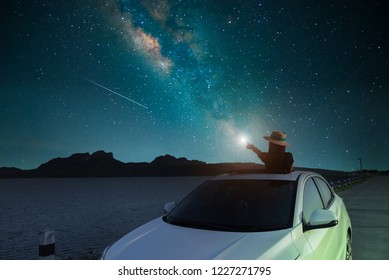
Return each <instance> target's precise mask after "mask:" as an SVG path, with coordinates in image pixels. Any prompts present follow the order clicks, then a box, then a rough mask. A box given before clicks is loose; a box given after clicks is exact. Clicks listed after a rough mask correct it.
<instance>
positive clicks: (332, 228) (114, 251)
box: [102, 171, 352, 260]
mask: <svg viewBox="0 0 389 280" xmlns="http://www.w3.org/2000/svg"><path fill="white" fill-rule="evenodd" d="M165 213H166V215H164V216H162V217H159V218H157V219H155V220H153V221H151V222H148V223H146V224H145V225H143V226H141V227H139V228H137V229H135V230H133V231H132V232H130V233H128V234H127V235H125V236H124V237H123V238H121V239H120V240H118V241H117V242H115V243H114V244H112V245H111V246H109V247H107V248H106V249H105V250H104V252H103V255H102V259H137V260H140V259H152V260H161V259H177V260H184V259H197V260H199V259H200V260H205V259H243V260H248V259H267V260H270V259H287V260H289V259H292V260H293V259H320V260H323V259H351V258H352V251H351V236H352V229H351V221H350V218H349V215H348V213H347V210H346V207H345V205H344V203H343V200H342V199H341V198H340V197H339V196H338V195H337V194H336V193H335V192H334V191H333V190H332V188H331V187H330V185H329V184H328V182H327V181H326V180H325V179H324V178H323V177H322V176H321V175H319V174H316V173H313V172H306V171H294V172H292V173H289V174H266V173H229V174H223V175H220V176H217V177H214V178H212V179H210V180H208V181H206V182H204V183H202V184H201V185H200V186H198V187H197V188H196V189H195V190H194V191H192V192H191V193H190V194H189V195H188V196H186V197H185V198H184V199H183V200H182V201H181V202H179V203H178V204H176V203H174V202H171V203H168V204H166V205H165Z"/></svg>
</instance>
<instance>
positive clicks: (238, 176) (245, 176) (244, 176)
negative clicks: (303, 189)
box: [211, 170, 315, 181]
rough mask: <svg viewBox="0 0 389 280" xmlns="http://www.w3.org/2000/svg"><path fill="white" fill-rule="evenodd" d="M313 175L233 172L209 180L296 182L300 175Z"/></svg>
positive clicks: (302, 172) (260, 171) (307, 172)
mask: <svg viewBox="0 0 389 280" xmlns="http://www.w3.org/2000/svg"><path fill="white" fill-rule="evenodd" d="M302 174H304V175H309V174H315V173H313V172H309V171H293V172H291V173H286V174H283V173H268V172H266V171H263V170H259V171H255V170H248V171H236V172H235V171H233V172H229V173H225V174H221V175H218V176H216V177H213V178H212V179H211V180H212V181H214V180H282V181H297V180H298V178H299V177H300V175H302Z"/></svg>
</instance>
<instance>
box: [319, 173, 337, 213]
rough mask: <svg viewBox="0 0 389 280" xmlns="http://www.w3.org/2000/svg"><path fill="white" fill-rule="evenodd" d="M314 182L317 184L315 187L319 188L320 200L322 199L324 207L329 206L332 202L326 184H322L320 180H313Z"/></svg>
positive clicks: (330, 193) (331, 195)
mask: <svg viewBox="0 0 389 280" xmlns="http://www.w3.org/2000/svg"><path fill="white" fill-rule="evenodd" d="M315 181H316V183H317V187H318V188H319V191H320V194H321V198H322V199H323V202H324V207H325V208H327V207H328V206H329V205H330V203H331V202H332V197H333V194H332V192H331V191H330V189H329V186H328V185H327V183H326V182H324V181H323V180H322V179H320V178H315Z"/></svg>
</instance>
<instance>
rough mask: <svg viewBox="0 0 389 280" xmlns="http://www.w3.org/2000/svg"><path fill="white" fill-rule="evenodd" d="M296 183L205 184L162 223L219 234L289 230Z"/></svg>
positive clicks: (231, 182) (254, 181)
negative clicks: (221, 231)
mask: <svg viewBox="0 0 389 280" xmlns="http://www.w3.org/2000/svg"><path fill="white" fill-rule="evenodd" d="M295 193H296V183H295V182H294V181H279V180H214V181H212V180H211V181H207V182H205V183H203V184H202V185H200V186H199V187H197V188H196V189H195V190H194V191H193V192H192V193H190V194H189V195H188V196H187V197H185V198H184V199H183V200H182V201H181V202H180V203H179V204H178V205H177V206H176V207H175V208H174V209H173V210H172V211H171V212H170V213H169V214H168V215H166V216H164V221H165V222H167V223H170V224H174V225H180V226H186V227H195V228H201V229H210V230H223V231H270V230H279V229H285V228H289V227H291V226H292V222H293V212H294V203H295Z"/></svg>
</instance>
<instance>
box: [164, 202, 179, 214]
mask: <svg viewBox="0 0 389 280" xmlns="http://www.w3.org/2000/svg"><path fill="white" fill-rule="evenodd" d="M176 204H177V203H176V202H175V201H171V202H168V203H166V204H165V206H164V207H163V212H164V213H165V214H168V213H169V212H170V211H172V210H173V208H174V207H176Z"/></svg>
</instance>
